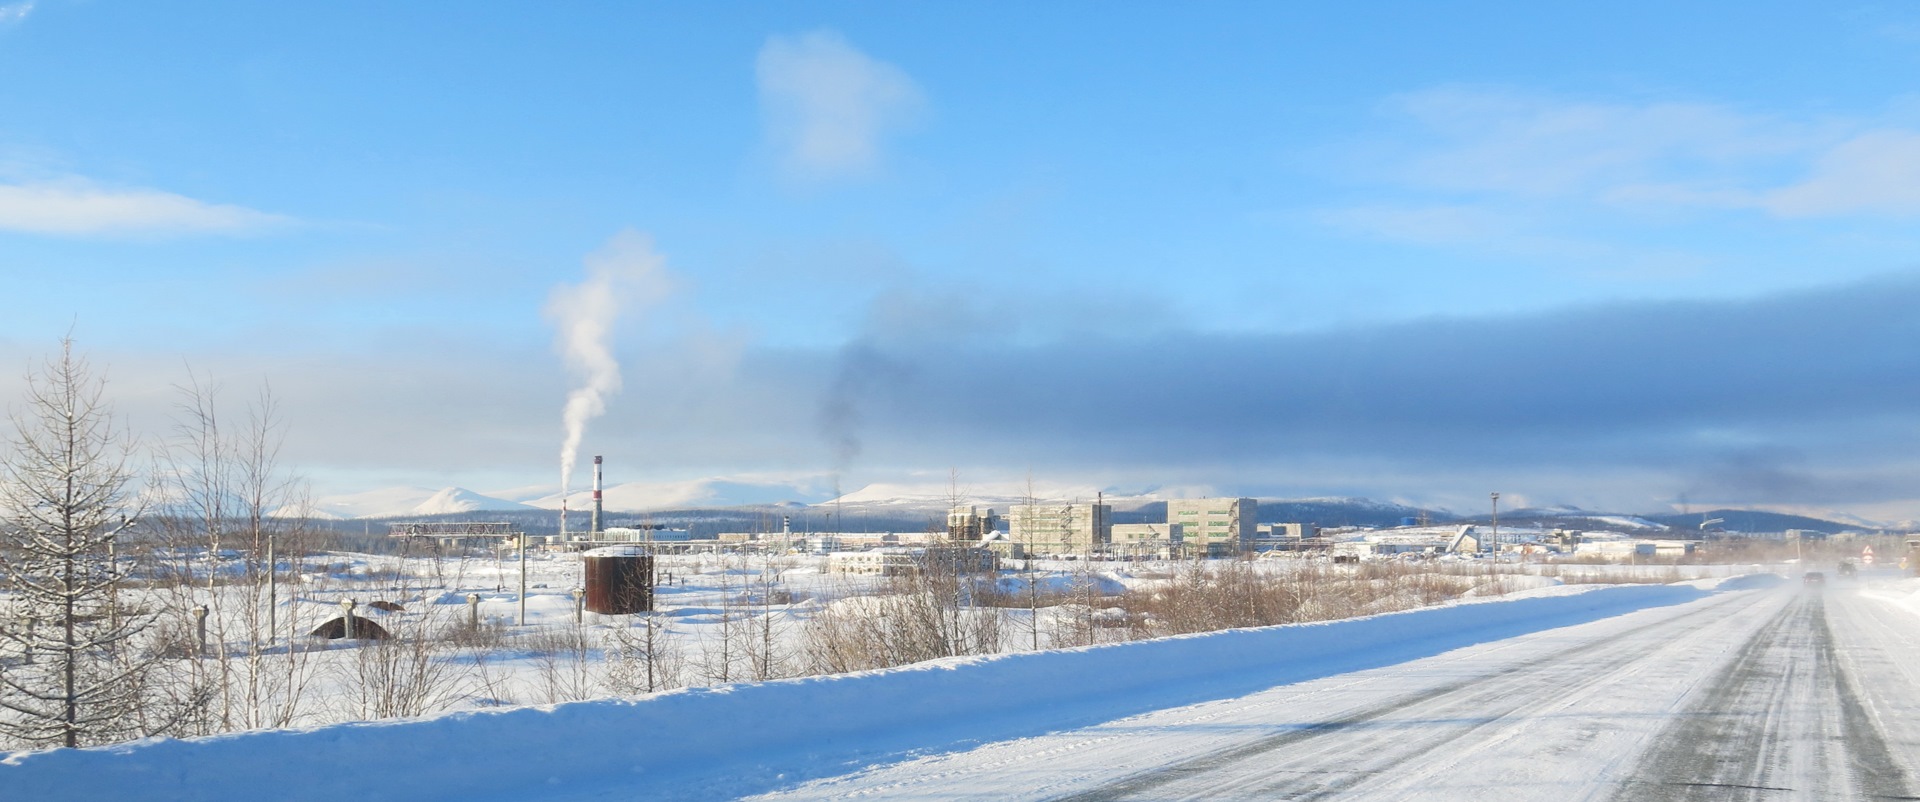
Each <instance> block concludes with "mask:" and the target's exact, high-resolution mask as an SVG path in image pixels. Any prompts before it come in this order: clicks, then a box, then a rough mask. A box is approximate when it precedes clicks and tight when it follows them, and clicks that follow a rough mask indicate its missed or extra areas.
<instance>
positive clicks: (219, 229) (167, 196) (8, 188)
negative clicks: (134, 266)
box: [0, 179, 288, 236]
mask: <svg viewBox="0 0 1920 802" xmlns="http://www.w3.org/2000/svg"><path fill="white" fill-rule="evenodd" d="M286 222H288V220H287V218H285V217H281V216H279V215H274V214H267V213H265V212H259V211H255V210H253V209H248V208H246V207H243V206H231V205H226V204H217V203H207V202H205V201H198V200H194V199H193V198H189V197H186V196H184V195H176V194H173V193H171V192H162V191H159V190H154V189H141V188H116V187H105V186H101V185H99V184H95V183H92V182H90V181H85V180H81V179H66V180H60V181H47V182H38V183H22V184H0V229H4V230H9V231H20V232H25V233H30V234H51V235H56V236H92V235H149V236H152V235H158V236H170V235H190V234H241V233H246V232H250V231H257V230H260V229H263V228H267V227H271V226H275V225H280V224H284V223H286Z"/></svg>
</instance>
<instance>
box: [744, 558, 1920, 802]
mask: <svg viewBox="0 0 1920 802" xmlns="http://www.w3.org/2000/svg"><path fill="white" fill-rule="evenodd" d="M1917 759H1920V617H1916V616H1914V615H1913V614H1912V613H1911V612H1909V611H1906V610H1901V609H1898V608H1896V607H1894V606H1892V605H1890V604H1889V603H1887V602H1885V601H1882V600H1879V599H1875V598H1871V597H1868V596H1863V595H1861V594H1860V593H1859V592H1858V589H1857V588H1855V587H1852V586H1835V587H1829V588H1824V589H1823V588H1818V587H1813V588H1803V587H1800V586H1799V585H1798V584H1797V583H1795V584H1793V585H1789V586H1783V587H1781V588H1777V589H1771V590H1762V591H1750V592H1736V593H1722V594H1717V595H1714V596H1712V597H1709V598H1706V599H1703V600H1700V601H1696V602H1691V603H1688V604H1682V605H1676V606H1670V607H1658V608H1652V609H1646V610H1641V611H1637V612H1633V613H1629V614H1627V615H1623V616H1617V617H1613V618H1607V619H1604V620H1600V621H1595V622H1591V623H1586V624H1581V625H1578V626H1572V627H1565V628H1560V629H1553V630H1548V631H1543V632H1537V633H1533V634H1527V635H1521V636H1519V637H1514V638H1510V639H1506V640H1501V641H1498V642H1494V643H1488V644H1483V645H1479V646H1473V647H1469V648H1465V649H1460V650H1456V651H1452V652H1448V653H1446V654H1442V655H1438V656H1435V657H1429V658H1426V659H1421V660H1416V661H1413V662H1409V663H1404V664H1401V665H1395V666H1390V667H1385V668H1377V669H1372V670H1367V671H1361V672H1357V673H1351V674H1343V675H1338V676H1333V677H1327V678H1324V679H1318V680H1313V681H1309V682H1303V683H1298V684H1292V685H1284V686H1281V687H1277V688H1274V689H1271V690H1267V691H1263V692H1259V693H1254V694H1251V695H1247V696H1242V697H1238V698H1233V699H1228V700H1223V701H1217V702H1208V703H1203V704H1197V705H1191V706H1186V707H1178V708H1172V709H1167V710H1161V711H1157V712H1152V713H1147V714H1144V715H1138V716H1133V717H1129V718H1123V719H1120V720H1116V721H1112V722H1108V723H1105V724H1100V725H1097V726H1092V727H1087V728H1083V729H1075V730H1070V731H1063V732H1059V733H1054V734H1049V735H1045V736H1040V737H1032V738H1022V739H1018V740H1011V741H1001V742H995V743H989V744H985V745H982V746H979V747H977V748H973V749H970V750H967V751H962V752H954V753H946V754H935V755H927V756H923V757H920V758H918V759H915V760H910V761H907V762H903V763H895V764H891V765H884V766H876V767H873V768H869V769H866V770H863V771H860V772H858V773H855V774H851V775H846V776H841V777H834V778H827V779H822V780H816V781H813V782H811V783H808V784H805V785H802V786H799V787H797V788H793V789H788V790H785V791H782V792H778V793H775V794H771V795H768V796H765V797H762V798H763V799H783V800H784V799H827V798H843V797H858V798H861V799H915V800H933V799H982V798H993V799H1071V800H1121V799H1156V800H1162V799H1303V798H1312V799H1321V798H1330V799H1409V798H1425V799H1473V800H1476V802H1490V801H1491V800H1502V799H1513V800H1538V799H1554V800H1600V799H1615V800H1649V799H1652V800H1660V799H1676V800H1677V799H1714V800H1726V799H1766V800H1773V799H1915V798H1920V764H1917V763H1916V760H1917Z"/></svg>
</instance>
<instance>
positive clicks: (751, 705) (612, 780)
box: [0, 585, 1712, 802]
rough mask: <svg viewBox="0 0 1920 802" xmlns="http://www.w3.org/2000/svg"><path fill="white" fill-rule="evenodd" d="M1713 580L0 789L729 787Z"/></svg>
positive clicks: (367, 726) (512, 719)
mask: <svg viewBox="0 0 1920 802" xmlns="http://www.w3.org/2000/svg"><path fill="white" fill-rule="evenodd" d="M1711 592H1712V591H1711V590H1709V589H1707V588H1702V587H1699V586H1690V585H1628V586H1604V587H1590V588H1572V587H1556V588H1551V589H1542V591H1536V592H1534V593H1529V594H1524V597H1523V598H1517V599H1507V600H1489V601H1483V602H1476V603H1468V604H1458V605H1452V606H1446V607H1437V608H1428V609H1422V610H1413V611H1408V612H1402V613H1392V614H1387V615H1379V616H1372V617H1368V618H1361V619H1352V620H1347V621H1337V622H1328V623H1322V624H1307V625H1294V626H1281V627H1264V628H1259V629H1243V630H1229V631H1226V632H1216V633H1210V634H1205V635H1191V636H1184V637H1177V638H1165V639H1160V640H1153V641H1140V642H1135V643H1125V644H1115V645H1109V646H1096V647H1089V648H1084V649H1074V650H1066V651H1054V652H1034V653H1023V654H1010V655H998V656H994V657H984V658H957V659H950V660H941V661H934V662H930V663H922V664H918V665H914V666H908V667H904V668H898V669H888V670H883V671H872V672H864V673H860V674H849V675H842V676H836V677H812V678H806V679H797V680H787V681H782V682H771V683H764V684H758V685H733V686H724V687H719V688H711V689H695V690H683V691H675V692H671V693H664V694H658V695H654V696H650V697H641V698H636V699H616V700H601V701H593V702H579V703H573V704H563V705H550V706H544V707H523V708H513V709H503V710H487V711H473V712H465V713H456V714H450V715H444V716H438V717H434V718H426V719H416V720H407V721H387V722H366V723H358V724H346V725H337V726H331V727H322V728H316V729H311V730H283V731H272V732H253V733H240V734H234V735H226V736H217V737H211V738H202V739H195V740H169V739H156V740H151V741H145V742H138V743H133V744H124V745H120V746H114V747H102V748H96V749H83V750H51V751H41V752H20V753H14V754H12V755H10V756H8V757H7V758H6V759H5V760H4V761H0V788H5V789H6V790H7V795H8V796H9V797H10V798H18V799H116V800H188V799H192V800H253V799H257V798H263V797H264V798H273V799H284V800H329V802H335V801H337V800H349V799H351V800H385V799H394V800H399V799H405V800H434V799H459V800H468V801H470V802H471V801H477V800H510V799H511V800H519V799H528V798H538V799H561V800H565V799H585V798H595V797H599V796H601V795H603V794H621V795H626V796H639V797H644V798H648V799H731V798H734V797H738V796H742V795H746V794H752V793H759V792H763V791H768V790H772V789H774V788H779V787H783V786H786V785H790V784H793V783H796V782H799V781H802V780H805V779H811V778H815V777H824V776H830V775H834V774H839V773H844V772H846V771H848V770H850V769H851V768H855V767H858V766H862V765H866V764H868V763H871V762H874V761H877V760H883V759H887V758H896V757H900V756H903V755H906V754H908V753H912V752H916V751H923V750H934V749H952V748H960V747H965V746H966V745H968V744H971V743H976V742H981V741H987V740H1000V739H1006V738H1016V737H1026V736H1032V735H1038V734H1041V733H1045V732H1049V731H1054V730H1059V729H1063V728H1070V727H1079V726H1085V725H1089V724H1094V723H1098V722H1102V721H1110V720H1113V719H1116V718H1120V717H1124V716H1129V715H1134V714H1138V713H1143V712H1147V711H1150V710H1155V709H1160V708H1165V707H1172V706H1178V705H1186V704H1193V703H1198V702H1203V701H1209V700H1214V699H1224V698H1230V697H1234V696H1239V695H1244V694H1247V693H1252V692H1255V691H1258V690H1262V689H1265V688H1270V687H1273V686H1275V685H1281V684H1285V683H1291V682H1298V681H1303V680H1308V679H1314V678H1319V677H1325V676H1331V675H1334V674H1341V673H1346V672H1350V671H1356V670H1361V669H1368V668H1377V667H1381V666H1387V665H1393V664H1397V663H1401V662H1405V661H1408V660H1414V659H1418V658H1422V657H1428V656H1432V655H1435V654H1439V653H1442V652H1446V651H1449V650H1452V649H1457V648H1461V647H1464V646H1470V645H1473V644H1478V643H1485V642H1489V641H1495V640H1500V639H1504V638H1509V637H1513V636H1516V635H1520V634H1524V633H1528V632H1536V631H1540V630H1544V629H1551V628H1554V627H1561V626H1567V625H1572V624H1578V623H1583V622H1587V621H1593V620H1597V619H1601V618H1606V617H1609V616H1614V615H1620V614H1623V613H1627V612H1631V611H1633V610H1638V609H1643V608H1648V607H1656V606H1663V605H1671V604H1679V603H1683V602H1687V601H1692V600H1695V599H1699V598H1703V597H1705V596H1707V595H1708V594H1709V593H1711ZM1536 593H1537V594H1538V595H1535V594H1536Z"/></svg>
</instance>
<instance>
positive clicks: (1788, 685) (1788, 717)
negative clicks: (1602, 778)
mask: <svg viewBox="0 0 1920 802" xmlns="http://www.w3.org/2000/svg"><path fill="white" fill-rule="evenodd" d="M1827 616H1828V610H1827V605H1826V599H1825V597H1824V596H1822V595H1820V594H1819V593H1817V592H1810V593H1803V594H1802V595H1801V597H1800V598H1798V599H1796V601H1795V602H1794V603H1793V604H1792V605H1790V606H1789V607H1787V608H1786V609H1784V610H1782V611H1781V613H1780V614H1779V615H1777V616H1775V617H1774V618H1773V619H1772V620H1771V621H1769V622H1768V623H1767V625H1766V626H1764V627H1762V628H1761V629H1760V630H1759V631H1758V632H1756V633H1755V634H1754V636H1753V637H1752V638H1750V639H1749V640H1748V641H1747V643H1746V644H1744V645H1743V646H1742V647H1741V649H1740V652H1739V654H1738V655H1737V656H1736V657H1735V658H1734V659H1733V660H1732V661H1731V662H1729V663H1728V664H1727V666H1726V667H1725V668H1724V669H1722V670H1721V671H1720V672H1719V673H1718V674H1716V675H1715V677H1714V679H1713V681H1712V682H1711V683H1710V684H1709V685H1708V686H1707V688H1706V690H1705V693H1704V695H1703V696H1701V697H1700V698H1699V700H1698V701H1696V702H1695V703H1693V704H1691V705H1689V706H1688V708H1687V710H1686V712H1685V713H1683V714H1682V715H1681V716H1680V718H1679V719H1678V720H1677V721H1675V722H1674V723H1673V724H1671V725H1669V726H1668V727H1667V728H1666V729H1665V730H1664V731H1662V733H1661V734H1660V735H1659V736H1658V737H1657V738H1656V739H1655V741H1654V744H1653V746H1652V747H1651V748H1650V749H1649V750H1648V751H1647V753H1646V755H1645V756H1644V757H1643V759H1642V761H1641V764H1640V766H1641V769H1642V771H1641V773H1640V776H1637V777H1634V778H1632V779H1630V780H1628V781H1627V782H1626V783H1624V784H1623V785H1622V786H1621V787H1620V788H1619V789H1618V791H1617V792H1616V793H1615V795H1614V799H1615V800H1619V801H1620V802H1626V801H1627V800H1634V801H1636V802H1637V801H1638V800H1653V801H1654V802H1688V801H1691V800H1773V799H1915V798H1916V797H1915V796H1914V795H1913V794H1912V792H1911V790H1910V789H1909V787H1908V780H1907V778H1906V776H1905V773H1904V772H1903V771H1901V769H1900V768H1899V765H1898V763H1897V762H1896V761H1895V760H1894V758H1893V754H1892V751H1891V749H1890V748H1889V747H1888V745H1887V743H1886V739H1885V738H1884V737H1883V736H1882V735H1881V733H1880V732H1879V730H1878V729H1877V728H1876V727H1875V726H1874V724H1873V718H1872V715H1871V713H1870V711H1869V710H1868V708H1867V705H1866V704H1865V703H1863V702H1862V701H1861V699H1860V696H1859V692H1858V689H1857V684H1856V683H1855V682H1854V681H1853V679H1852V678H1851V677H1850V676H1848V675H1847V672H1846V670H1845V667H1844V664H1843V662H1842V661H1841V660H1840V659H1839V656H1838V653H1837V650H1836V647H1835V644H1834V637H1833V630H1832V627H1831V625H1830V624H1829V621H1828V617H1827Z"/></svg>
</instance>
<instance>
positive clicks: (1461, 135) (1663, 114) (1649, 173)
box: [1388, 89, 1840, 199]
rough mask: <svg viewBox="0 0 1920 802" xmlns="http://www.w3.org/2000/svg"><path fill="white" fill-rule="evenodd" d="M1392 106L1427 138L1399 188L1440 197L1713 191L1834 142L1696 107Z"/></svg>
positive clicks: (1458, 99) (1490, 96)
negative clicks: (1678, 186)
mask: <svg viewBox="0 0 1920 802" xmlns="http://www.w3.org/2000/svg"><path fill="white" fill-rule="evenodd" d="M1391 108H1392V109H1393V110H1394V111H1396V112H1398V113H1399V114H1401V115H1404V116H1405V117H1406V118H1409V119H1411V120H1412V121H1413V122H1415V123H1416V124H1417V125H1418V127H1419V130H1418V131H1417V132H1416V134H1415V135H1416V136H1418V137H1420V138H1422V139H1425V140H1427V141H1426V142H1424V143H1422V144H1419V145H1415V146H1413V148H1412V149H1411V151H1410V152H1408V153H1404V154H1402V155H1400V156H1399V157H1398V158H1394V159H1390V160H1389V162H1388V164H1389V168H1388V169H1390V170H1392V171H1393V172H1394V173H1397V175H1398V177H1399V178H1400V179H1401V180H1404V181H1407V182H1410V183H1413V184H1417V185H1420V186H1424V187H1429V188H1433V189H1441V190H1452V191H1466V192H1490V193H1499V194H1504V195H1514V196H1522V197H1569V196H1571V197H1586V198H1597V199H1604V198H1605V197H1607V196H1608V195H1609V194H1610V193H1612V192H1614V191H1615V190H1617V189H1618V188H1620V187H1623V186H1640V185H1651V184H1670V183H1685V184H1713V183H1716V182H1723V181H1727V180H1731V179H1737V178H1742V177H1746V176H1748V175H1750V174H1751V173H1753V172H1754V171H1756V170H1757V169H1763V168H1765V167H1768V166H1771V165H1777V164H1780V163H1782V162H1788V163H1790V162H1792V161H1793V160H1796V159H1803V158H1805V157H1806V155H1807V154H1809V153H1811V152H1814V151H1816V150H1817V149H1818V148H1819V147H1821V146H1823V145H1827V144H1831V143H1832V142H1833V141H1835V140H1836V139H1838V138H1840V134H1839V132H1838V131H1837V130H1835V128H1836V126H1834V125H1832V124H1829V123H1821V122H1815V123H1808V122H1793V121H1787V120H1781V119H1776V118H1770V117H1764V116H1759V115H1753V114H1748V113H1743V112H1741V111H1739V110H1736V109H1734V108H1731V107H1727V106H1722V105H1716V104H1710V103H1697V102H1655V103H1644V104H1631V103H1603V102H1592V101H1568V100H1560V99H1553V98H1542V97H1532V96H1525V95H1519V94H1513V93H1507V92H1499V91H1483V90H1468V89H1439V90H1433V91H1429V92H1422V93H1418V94H1413V95H1408V96H1405V97H1402V98H1399V99H1397V101H1396V102H1395V103H1393V104H1391Z"/></svg>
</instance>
